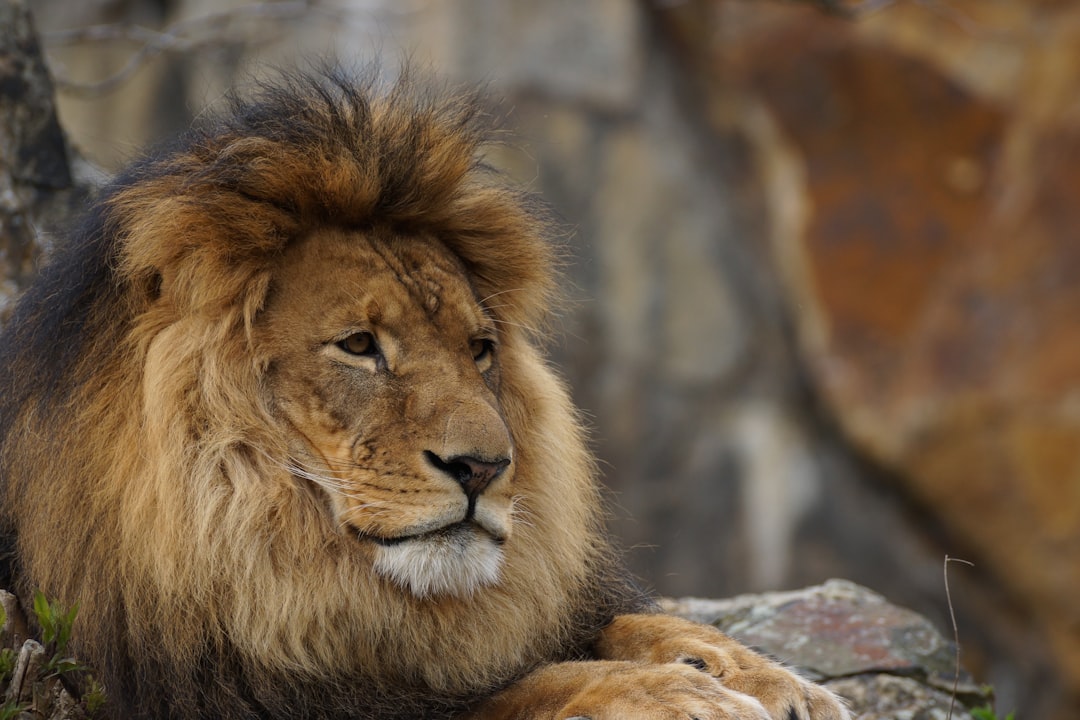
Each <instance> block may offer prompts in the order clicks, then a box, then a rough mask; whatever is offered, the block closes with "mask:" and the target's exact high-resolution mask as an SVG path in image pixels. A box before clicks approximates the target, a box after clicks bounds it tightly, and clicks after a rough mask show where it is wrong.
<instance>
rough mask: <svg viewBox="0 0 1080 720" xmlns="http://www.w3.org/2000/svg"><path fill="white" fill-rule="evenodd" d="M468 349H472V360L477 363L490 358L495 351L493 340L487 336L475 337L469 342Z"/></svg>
mask: <svg viewBox="0 0 1080 720" xmlns="http://www.w3.org/2000/svg"><path fill="white" fill-rule="evenodd" d="M469 350H470V351H472V356H473V360H474V361H476V362H478V363H481V362H484V361H485V360H488V359H490V358H491V355H492V353H493V352H494V351H495V341H494V340H490V339H488V338H477V339H475V340H473V341H472V342H471V343H469Z"/></svg>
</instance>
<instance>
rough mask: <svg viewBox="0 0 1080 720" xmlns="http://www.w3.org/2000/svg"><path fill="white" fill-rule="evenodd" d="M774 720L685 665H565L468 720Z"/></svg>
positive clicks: (525, 682) (525, 681)
mask: <svg viewBox="0 0 1080 720" xmlns="http://www.w3.org/2000/svg"><path fill="white" fill-rule="evenodd" d="M687 718H696V719H697V720H770V718H769V715H768V713H766V712H765V709H764V708H763V707H762V706H761V704H760V703H758V702H757V701H756V700H754V699H753V698H751V697H748V696H746V695H743V694H741V693H738V692H734V691H732V690H730V689H728V688H726V687H724V686H723V685H722V684H721V683H719V682H717V681H716V680H715V679H714V678H712V677H710V676H709V675H706V674H705V673H702V672H698V671H697V670H695V669H694V668H692V667H690V666H689V665H685V664H681V663H665V664H660V665H656V664H643V663H637V662H603V661H595V662H565V663H557V664H554V665H548V666H545V667H542V668H540V669H539V670H536V671H534V672H533V673H531V674H529V675H527V676H525V677H524V678H522V679H521V680H519V681H518V682H516V683H514V684H513V685H511V686H510V687H508V688H506V689H505V690H503V691H501V692H500V693H498V694H497V695H495V696H494V697H492V698H491V699H489V700H487V701H486V702H485V703H484V704H483V705H481V706H480V707H479V708H477V709H476V710H475V711H474V712H473V713H471V714H469V715H468V716H467V719H466V720H573V719H579V720H580V719H584V720H687Z"/></svg>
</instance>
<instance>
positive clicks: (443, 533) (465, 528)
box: [352, 520, 506, 547]
mask: <svg viewBox="0 0 1080 720" xmlns="http://www.w3.org/2000/svg"><path fill="white" fill-rule="evenodd" d="M352 529H353V531H354V532H355V533H356V536H357V537H359V538H360V539H361V540H370V541H371V542H373V543H375V544H376V545H380V546H382V547H395V546H397V545H401V544H403V543H407V542H409V541H413V540H416V541H420V542H424V541H434V542H440V541H441V542H447V541H451V542H453V541H461V540H465V539H468V538H471V537H473V536H475V534H476V533H477V532H480V533H482V534H484V535H487V536H488V537H489V538H490V539H491V541H492V542H494V543H495V544H496V545H502V544H503V543H504V542H506V536H505V535H503V534H501V533H495V532H492V531H491V530H489V529H488V528H485V527H483V526H482V525H480V524H479V523H476V522H474V521H472V520H460V521H458V522H455V523H451V524H449V525H444V526H443V527H441V528H436V529H434V530H427V531H424V532H420V533H414V534H411V535H396V536H393V537H386V536H383V535H375V534H373V533H369V532H365V531H363V530H360V529H359V528H357V527H355V526H353V527H352Z"/></svg>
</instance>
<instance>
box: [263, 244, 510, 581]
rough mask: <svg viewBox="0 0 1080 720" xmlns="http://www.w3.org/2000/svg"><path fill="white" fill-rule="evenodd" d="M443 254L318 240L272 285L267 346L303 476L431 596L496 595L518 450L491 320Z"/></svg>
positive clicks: (392, 567)
mask: <svg viewBox="0 0 1080 720" xmlns="http://www.w3.org/2000/svg"><path fill="white" fill-rule="evenodd" d="M466 277H467V276H466V274H465V271H464V269H463V268H462V266H461V263H460V261H459V260H458V259H457V258H456V257H455V256H453V255H452V254H451V253H450V252H449V251H448V250H447V249H445V247H443V246H442V244H441V243H439V242H438V241H436V240H433V239H428V240H424V239H419V240H418V239H417V238H415V237H414V238H409V239H408V242H405V241H404V239H403V238H400V237H395V236H394V235H393V234H392V233H390V232H379V231H365V232H364V233H363V234H361V233H359V232H342V231H331V230H324V231H319V232H317V233H315V234H313V235H311V236H309V237H307V238H305V239H303V240H301V241H299V242H297V243H295V244H293V245H292V246H290V247H289V249H288V250H287V251H286V252H285V253H284V255H283V256H282V257H281V258H280V259H279V262H278V263H277V265H276V269H275V271H274V275H273V280H272V283H271V289H270V294H269V297H268V299H267V305H266V308H265V312H264V313H263V314H262V315H261V317H260V319H259V320H258V321H257V323H256V330H255V333H256V337H255V342H256V343H257V345H258V349H259V355H260V356H261V357H262V358H263V359H264V362H265V363H266V368H267V370H266V378H267V391H268V393H269V396H270V402H271V405H272V407H273V411H274V412H275V413H276V414H277V415H278V416H279V418H280V419H281V420H282V422H283V424H284V425H285V426H286V427H287V428H288V433H289V436H290V437H289V445H290V455H291V457H290V464H291V468H290V469H291V470H292V472H293V474H294V476H295V478H296V481H297V482H298V483H302V484H309V485H310V486H311V487H313V488H315V490H316V492H317V493H318V494H319V495H320V496H321V497H322V498H323V499H324V504H325V507H326V511H327V513H328V515H329V517H330V519H331V521H332V523H333V524H334V525H335V526H336V528H337V530H338V531H340V532H343V533H347V534H351V535H352V536H354V537H355V541H356V543H357V553H358V554H362V555H366V556H367V557H369V558H371V562H372V565H373V568H374V569H375V571H376V572H378V573H380V574H382V575H383V576H385V577H387V578H389V579H391V580H393V581H394V582H396V583H397V584H398V585H400V586H402V587H404V588H407V589H408V590H409V591H410V592H412V593H413V594H414V595H416V596H418V597H427V596H433V595H446V594H449V595H468V594H471V593H472V592H473V591H474V590H476V589H477V588H479V587H481V586H485V585H492V584H495V583H497V582H498V580H499V573H500V566H501V563H502V551H501V549H500V548H501V545H502V544H503V542H504V541H506V539H507V538H508V537H509V535H510V532H511V516H512V505H513V495H512V481H513V475H514V446H513V441H512V438H511V436H510V432H509V430H508V428H507V425H506V423H505V421H504V419H503V417H502V414H501V411H500V407H499V402H498V391H499V347H498V343H497V338H498V334H497V332H496V327H495V324H494V322H493V320H492V319H491V318H490V317H489V316H488V315H487V314H486V313H485V312H484V309H483V308H482V307H481V304H480V299H479V298H477V297H476V296H475V294H474V292H473V290H472V288H471V287H470V285H469V283H468V281H467V280H466Z"/></svg>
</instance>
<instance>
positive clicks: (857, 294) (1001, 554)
mask: <svg viewBox="0 0 1080 720" xmlns="http://www.w3.org/2000/svg"><path fill="white" fill-rule="evenodd" d="M691 4H692V5H694V6H695V7H697V8H698V9H701V8H704V7H708V8H713V9H715V10H716V13H715V15H714V16H713V17H714V20H713V21H712V22H711V23H705V25H704V26H702V25H700V24H699V25H698V26H696V27H691V26H688V25H684V26H683V34H682V35H681V37H682V38H683V40H684V41H685V42H688V43H689V44H691V45H693V46H694V47H696V48H698V49H699V50H703V51H704V50H706V49H708V48H715V49H716V50H715V52H712V53H711V54H707V53H706V52H701V53H700V54H699V57H701V58H704V60H703V62H702V63H701V67H700V71H701V73H702V75H703V76H704V77H706V78H708V79H709V80H710V81H711V83H710V84H709V92H710V93H711V96H712V98H713V101H714V104H716V103H721V102H724V103H726V106H728V107H730V106H732V105H738V103H739V102H740V101H735V100H732V94H733V93H735V92H737V93H739V94H740V97H741V98H743V99H742V101H741V102H742V104H743V110H742V111H741V112H743V115H742V119H741V120H740V121H739V122H741V123H742V124H743V126H744V127H746V128H747V132H748V134H749V135H750V136H751V137H753V138H754V140H755V143H756V145H757V151H758V153H759V155H760V157H761V158H763V163H762V164H763V166H764V168H763V169H764V173H763V174H764V175H765V176H766V179H767V181H768V184H769V185H770V188H771V190H770V198H769V205H770V208H771V217H772V218H773V226H774V227H773V233H772V235H773V237H772V240H773V247H774V254H775V257H776V262H777V264H778V266H779V267H780V268H782V275H783V278H784V284H785V292H787V294H788V296H789V298H790V301H791V302H790V307H791V308H792V309H793V314H794V323H795V326H796V329H797V333H798V338H799V346H800V350H801V354H802V358H803V362H804V363H805V365H806V367H807V369H808V373H809V377H810V380H811V384H812V386H813V388H814V392H815V393H816V394H817V395H818V396H819V397H820V398H822V399H823V400H824V402H825V405H826V406H827V408H828V409H829V410H830V412H831V414H832V416H833V417H834V418H835V419H836V421H837V423H838V424H839V426H840V427H841V428H842V430H843V431H844V433H845V434H846V436H847V437H848V438H849V439H850V440H851V441H853V443H854V444H855V445H856V446H857V447H859V448H860V449H861V451H862V452H863V453H865V454H866V455H867V456H868V457H870V458H872V459H873V461H874V462H875V463H877V464H879V465H880V466H882V467H884V468H886V469H887V470H888V471H889V472H890V473H891V474H892V475H893V476H894V477H895V479H896V481H897V482H898V483H900V484H902V486H903V487H904V488H905V490H906V491H907V492H909V493H910V494H911V496H912V497H913V498H915V499H916V501H917V502H918V503H919V504H920V506H921V507H924V508H926V509H927V510H928V511H929V512H931V513H933V514H935V515H936V516H937V517H938V518H939V519H940V521H941V523H942V524H943V526H944V527H945V528H946V529H947V532H948V534H949V537H950V539H951V540H952V542H953V544H955V545H956V546H958V547H963V548H965V552H967V550H968V549H970V552H971V554H972V555H973V558H972V559H977V560H978V563H979V565H980V567H985V568H986V569H987V570H988V571H989V572H990V573H991V574H992V576H993V577H995V578H996V579H997V582H998V583H1000V585H1001V586H1002V587H1006V588H1008V592H1009V593H1010V594H1011V595H1012V596H1014V597H1015V598H1016V599H1017V600H1018V601H1019V605H1020V607H1021V612H1023V613H1025V614H1028V615H1030V616H1032V617H1034V618H1035V621H1036V623H1037V624H1038V625H1039V627H1040V628H1041V634H1042V636H1043V638H1044V642H1045V643H1046V644H1048V645H1049V647H1050V648H1052V653H1053V657H1054V660H1055V664H1056V665H1058V666H1059V667H1060V670H1059V672H1060V674H1061V677H1062V679H1063V682H1064V684H1065V685H1066V686H1067V687H1069V688H1071V690H1070V691H1069V692H1071V693H1072V698H1074V699H1073V700H1071V701H1064V702H1060V703H1058V704H1059V707H1061V708H1062V713H1063V714H1062V715H1060V717H1071V716H1072V712H1071V711H1069V710H1068V709H1066V708H1065V705H1068V704H1072V707H1073V708H1075V698H1076V697H1078V696H1080V604H1078V603H1077V602H1076V595H1077V590H1078V589H1080V539H1078V538H1080V536H1078V534H1077V531H1076V529H1077V528H1078V527H1080V382H1078V377H1080V376H1078V373H1077V368H1080V334H1077V332H1076V326H1077V319H1078V318H1080V282H1078V279H1080V243H1078V242H1077V239H1076V227H1077V226H1078V225H1080V204H1078V203H1077V202H1076V198H1075V188H1076V187H1077V184H1078V182H1080V174H1078V170H1077V168H1078V167H1080V162H1078V161H1080V113H1078V112H1077V106H1076V105H1075V103H1074V102H1073V101H1072V98H1075V97H1076V95H1077V93H1080V51H1078V50H1077V48H1078V47H1080V43H1078V42H1077V39H1078V38H1080V6H1077V5H1076V4H1075V3H1036V4H1033V3H1023V2H998V3H985V2H981V1H980V0H956V2H950V3H949V7H950V10H949V14H950V17H949V18H945V17H943V16H941V15H940V14H937V13H935V12H934V11H933V10H931V9H929V7H928V6H925V7H922V8H917V7H915V5H916V4H902V3H895V4H890V5H891V6H892V7H890V9H888V10H886V11H883V12H880V13H877V14H875V15H873V16H872V17H867V18H866V19H865V20H861V21H855V22H852V21H845V20H839V19H836V18H827V17H824V16H822V15H820V14H816V13H813V12H810V11H809V10H807V9H806V8H799V7H795V6H787V7H783V6H781V5H780V4H772V3H721V2H716V1H715V0H703V1H701V2H695V3H691ZM902 5H903V7H901V6H902ZM1004 37H1008V41H1007V42H1003V41H1002V39H1003V38H1004ZM746 108H757V110H756V111H753V112H751V111H749V110H747V109H746ZM1055 717H1058V715H1055Z"/></svg>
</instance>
